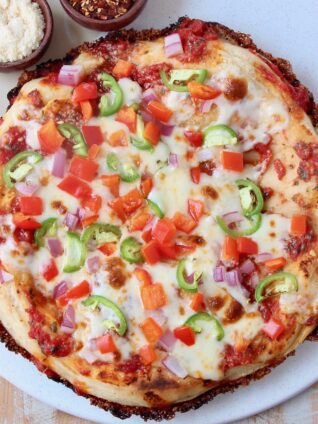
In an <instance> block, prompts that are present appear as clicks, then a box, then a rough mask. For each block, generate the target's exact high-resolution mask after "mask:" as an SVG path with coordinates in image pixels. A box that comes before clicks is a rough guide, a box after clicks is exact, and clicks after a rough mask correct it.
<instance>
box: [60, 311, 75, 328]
mask: <svg viewBox="0 0 318 424" xmlns="http://www.w3.org/2000/svg"><path fill="white" fill-rule="evenodd" d="M74 329H75V311H74V308H73V306H72V305H68V307H67V309H66V311H65V312H64V315H63V321H62V324H61V331H63V333H72V332H73V331H74Z"/></svg>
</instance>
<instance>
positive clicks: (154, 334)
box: [140, 317, 163, 343]
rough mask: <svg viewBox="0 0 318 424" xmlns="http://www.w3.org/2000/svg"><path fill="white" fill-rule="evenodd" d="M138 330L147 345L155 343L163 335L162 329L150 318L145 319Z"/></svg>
mask: <svg viewBox="0 0 318 424" xmlns="http://www.w3.org/2000/svg"><path fill="white" fill-rule="evenodd" d="M140 328H141V330H142V332H143V333H144V336H145V337H146V339H147V341H148V342H149V343H156V342H157V341H158V340H159V339H160V337H161V336H162V335H163V330H162V328H161V327H160V325H158V324H157V323H156V321H155V320H154V319H153V318H151V317H148V318H146V319H145V320H144V321H143V322H142V323H141V325H140Z"/></svg>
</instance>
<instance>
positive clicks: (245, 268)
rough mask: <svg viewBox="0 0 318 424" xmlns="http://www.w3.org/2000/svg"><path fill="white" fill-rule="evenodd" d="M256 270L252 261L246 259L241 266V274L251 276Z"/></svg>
mask: <svg viewBox="0 0 318 424" xmlns="http://www.w3.org/2000/svg"><path fill="white" fill-rule="evenodd" d="M254 269H255V265H254V263H253V262H252V261H251V260H250V259H246V261H244V262H243V263H242V265H241V266H240V272H241V273H242V274H247V275H249V274H251V273H252V272H253V271H254Z"/></svg>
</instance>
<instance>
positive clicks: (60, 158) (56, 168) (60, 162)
mask: <svg viewBox="0 0 318 424" xmlns="http://www.w3.org/2000/svg"><path fill="white" fill-rule="evenodd" d="M65 166H66V151H65V150H64V149H59V150H58V151H57V152H56V153H55V154H54V156H53V164H52V175H54V177H57V178H63V177H64V174H65Z"/></svg>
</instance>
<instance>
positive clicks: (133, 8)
mask: <svg viewBox="0 0 318 424" xmlns="http://www.w3.org/2000/svg"><path fill="white" fill-rule="evenodd" d="M60 2H61V5H62V6H63V8H64V10H65V11H66V13H67V14H68V15H69V16H70V17H71V18H72V19H73V20H74V21H76V22H77V23H79V24H80V25H82V26H84V27H86V28H90V29H95V30H98V31H113V30H118V29H120V28H123V27H125V26H127V25H129V24H130V23H131V22H132V21H134V20H135V19H136V18H137V16H139V14H140V13H141V12H142V10H143V8H144V6H145V5H146V3H147V0H60Z"/></svg>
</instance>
